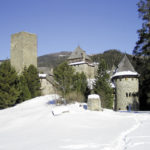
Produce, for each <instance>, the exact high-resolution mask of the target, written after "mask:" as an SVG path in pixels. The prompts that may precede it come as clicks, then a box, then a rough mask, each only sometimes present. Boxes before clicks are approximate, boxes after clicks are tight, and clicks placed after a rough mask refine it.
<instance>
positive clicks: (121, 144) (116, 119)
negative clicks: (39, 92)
mask: <svg viewBox="0 0 150 150" xmlns="http://www.w3.org/2000/svg"><path fill="white" fill-rule="evenodd" d="M55 98H56V96H55V95H47V96H43V97H37V98H35V99H32V100H29V101H26V102H24V103H22V104H19V105H17V106H15V107H13V108H8V109H5V110H0V150H149V149H150V113H149V112H138V113H127V112H113V111H111V110H104V111H103V112H96V111H89V110H84V109H83V107H80V106H79V104H78V103H76V104H72V105H68V106H67V108H66V107H65V106H54V105H52V104H50V100H52V99H55ZM63 111H64V112H65V113H61V112H63ZM52 112H53V113H54V114H56V115H53V113H52Z"/></svg>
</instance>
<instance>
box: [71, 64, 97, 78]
mask: <svg viewBox="0 0 150 150" xmlns="http://www.w3.org/2000/svg"><path fill="white" fill-rule="evenodd" d="M73 67H74V68H75V71H76V72H79V73H82V72H84V73H85V75H86V77H87V78H88V79H93V78H95V67H94V66H91V65H88V64H86V63H85V64H79V65H74V66H73Z"/></svg>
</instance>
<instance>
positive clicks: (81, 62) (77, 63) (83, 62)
mask: <svg viewBox="0 0 150 150" xmlns="http://www.w3.org/2000/svg"><path fill="white" fill-rule="evenodd" d="M80 64H87V62H85V61H79V62H74V63H70V64H69V65H80Z"/></svg>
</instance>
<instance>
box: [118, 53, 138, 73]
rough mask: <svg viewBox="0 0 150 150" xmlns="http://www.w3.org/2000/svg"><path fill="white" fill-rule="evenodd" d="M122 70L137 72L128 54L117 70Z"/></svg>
mask: <svg viewBox="0 0 150 150" xmlns="http://www.w3.org/2000/svg"><path fill="white" fill-rule="evenodd" d="M122 71H132V72H136V71H135V70H134V68H133V66H132V64H131V63H130V61H129V59H128V57H127V56H126V55H125V56H124V57H123V59H122V60H121V62H120V63H119V65H118V68H117V70H116V72H122Z"/></svg>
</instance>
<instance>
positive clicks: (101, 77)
mask: <svg viewBox="0 0 150 150" xmlns="http://www.w3.org/2000/svg"><path fill="white" fill-rule="evenodd" d="M94 91H95V93H97V94H99V95H100V97H101V102H102V107H104V108H112V105H113V90H112V88H111V87H110V83H109V74H108V73H107V65H106V63H105V61H104V60H103V59H102V60H101V61H100V63H99V66H98V71H97V76H96V81H95V85H94Z"/></svg>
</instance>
